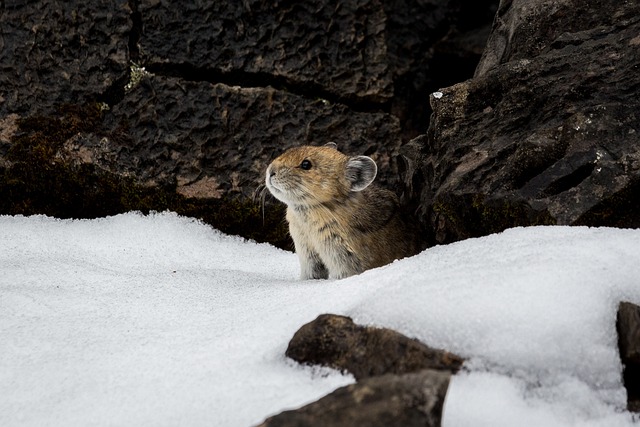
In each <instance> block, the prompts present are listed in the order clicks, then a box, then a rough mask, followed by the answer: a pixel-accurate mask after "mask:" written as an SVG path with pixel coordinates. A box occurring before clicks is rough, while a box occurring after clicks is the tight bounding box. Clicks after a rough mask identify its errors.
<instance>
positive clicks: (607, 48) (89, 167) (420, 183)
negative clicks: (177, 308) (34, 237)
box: [0, 0, 640, 247]
mask: <svg viewBox="0 0 640 427" xmlns="http://www.w3.org/2000/svg"><path fill="white" fill-rule="evenodd" d="M639 12H640V5H638V3H637V2H618V1H613V0H609V1H607V0H602V1H591V2H585V1H578V0H566V1H562V2H556V1H549V0H546V1H544V0H532V1H530V0H511V1H509V0H503V1H501V2H498V1H495V0H494V1H489V0H482V1H463V0H421V1H406V0H392V1H385V2H381V1H377V0H353V1H346V2H340V3H339V4H335V2H328V1H322V0H314V1H307V2H289V1H275V2H265V1H244V2H216V1H198V2H192V3H189V4H184V3H181V4H177V3H170V2H166V1H158V0H129V1H95V2H79V1H66V2H62V1H53V0H43V1H36V2H23V1H14V0H3V1H2V2H1V3H0V22H1V28H0V177H1V181H0V213H2V214H40V213H42V214H48V215H54V216H58V217H85V218H90V217H98V216H104V215H111V214H115V213H118V212H124V211H128V210H141V211H144V212H146V211H149V210H164V209H171V210H174V211H177V212H178V213H180V214H183V215H189V216H195V217H199V218H201V219H203V220H204V221H206V222H208V223H210V224H212V225H213V226H214V227H217V228H219V229H221V230H222V231H225V232H228V233H234V234H240V235H243V236H246V237H250V238H254V239H256V240H258V241H269V242H272V243H274V244H276V245H279V246H281V247H290V246H289V245H290V242H289V241H288V238H287V236H286V226H285V224H284V222H283V221H282V215H283V207H282V206H281V205H279V204H277V203H276V202H274V201H273V200H272V199H271V198H270V197H269V196H267V197H266V198H265V199H264V203H263V197H261V196H262V195H263V194H261V191H260V190H261V187H260V185H261V183H262V176H263V171H264V169H265V168H266V166H267V165H268V163H269V162H270V160H271V159H273V158H274V157H275V156H277V155H278V154H279V153H281V152H282V151H284V150H285V149H287V148H289V147H291V146H295V145H300V144H323V143H326V142H328V141H335V142H336V143H338V145H339V146H340V148H341V149H342V150H343V151H345V152H347V153H352V154H367V155H370V156H372V157H373V158H374V159H375V160H376V161H377V163H378V165H379V169H380V171H381V172H380V177H379V180H380V182H381V184H383V185H386V186H388V187H390V188H393V189H394V190H396V191H397V192H398V194H399V195H401V196H402V197H403V201H404V202H405V203H406V204H407V205H408V206H409V207H410V208H411V209H412V210H413V211H414V212H415V213H416V221H418V222H420V223H421V225H422V226H423V229H424V233H423V238H424V239H423V240H424V242H425V243H426V244H436V243H447V242H452V241H455V240H459V239H463V238H467V237H471V236H479V235H483V234H487V233H491V232H496V231H500V230H502V229H504V228H507V227H510V226H515V225H532V224H587V225H613V226H625V227H637V226H639V225H640V218H639V215H638V213H637V212H638V207H639V204H640V202H639V201H638V200H640V199H639V198H638V194H639V192H640V179H639V172H638V171H639V169H640V149H639V145H638V139H639V136H638V134H639V131H640V129H639V127H640V125H639V124H638V123H639V121H638V106H639V105H638V104H639V102H640V101H638V88H639V82H640V72H639V71H640V69H639V65H640V55H639V49H640V39H639V38H638V37H639V36H638V34H640V13H639Z"/></svg>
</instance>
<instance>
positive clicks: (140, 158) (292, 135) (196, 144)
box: [65, 76, 401, 199]
mask: <svg viewBox="0 0 640 427" xmlns="http://www.w3.org/2000/svg"><path fill="white" fill-rule="evenodd" d="M104 127H105V129H104V130H103V131H102V132H101V133H96V134H89V135H84V136H82V137H79V138H75V139H74V140H73V142H72V143H71V144H69V145H68V146H66V147H65V152H67V153H74V152H79V150H81V149H82V150H84V152H85V153H87V154H88V157H87V158H86V159H85V160H88V161H90V162H92V163H96V164H98V165H100V167H102V168H104V169H107V170H109V171H111V172H115V173H118V174H123V175H126V174H128V175H135V176H136V177H137V178H138V179H139V180H141V181H142V182H145V183H148V184H149V185H156V186H160V185H166V184H170V183H172V182H173V183H175V185H176V186H177V187H176V191H178V193H180V194H183V195H184V196H186V197H192V198H214V199H218V198H221V197H223V196H225V195H236V196H243V197H244V198H251V197H253V196H255V194H256V192H257V190H258V189H259V188H260V186H261V185H262V184H263V183H264V172H265V170H266V167H267V166H268V164H269V163H270V162H271V160H273V159H274V158H275V157H277V156H278V155H279V154H281V153H282V151H283V150H284V148H285V147H291V146H295V145H301V144H310V145H321V144H323V143H326V142H329V141H334V142H336V143H337V144H338V148H339V149H340V150H341V151H345V152H348V153H354V154H355V153H369V154H371V155H372V157H374V158H375V160H376V162H377V163H378V165H379V167H380V169H381V171H382V173H381V175H380V178H379V179H380V180H381V181H382V182H387V183H388V182H389V181H393V180H395V175H394V174H393V171H394V169H395V167H394V165H395V162H394V161H393V160H392V159H393V157H394V154H395V150H396V149H397V147H399V146H400V144H401V140H400V137H399V125H398V122H397V120H395V119H394V117H393V116H390V115H388V114H384V113H358V112H353V111H350V110H349V109H348V108H347V107H346V106H344V105H342V104H332V103H328V102H323V101H321V100H309V99H306V98H303V97H300V96H297V95H293V94H290V93H288V92H284V91H279V90H275V89H272V88H240V87H230V86H227V85H224V84H212V83H208V82H183V81H180V80H179V79H177V78H173V77H161V76H146V77H143V78H142V80H141V81H140V83H139V84H138V85H137V86H135V87H134V88H133V89H132V90H131V91H130V92H129V93H127V95H126V96H125V98H124V99H123V101H122V102H120V103H119V104H117V105H115V106H114V107H113V108H112V111H111V112H110V114H109V115H108V116H107V117H106V119H105V122H104ZM377 141H385V142H386V145H385V146H380V145H379V144H378V143H377Z"/></svg>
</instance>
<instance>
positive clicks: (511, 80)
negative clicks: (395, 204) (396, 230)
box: [403, 0, 640, 243]
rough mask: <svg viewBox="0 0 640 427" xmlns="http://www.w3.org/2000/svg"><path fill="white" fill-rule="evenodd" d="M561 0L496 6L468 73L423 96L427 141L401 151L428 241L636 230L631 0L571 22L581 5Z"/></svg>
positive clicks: (636, 61)
mask: <svg viewBox="0 0 640 427" xmlns="http://www.w3.org/2000/svg"><path fill="white" fill-rule="evenodd" d="M562 3H563V5H562V7H559V8H556V9H554V10H557V13H552V14H551V15H549V14H548V13H547V11H548V8H547V6H549V2H548V1H545V0H535V1H531V2H529V1H528V2H526V5H527V7H526V8H525V7H524V6H522V4H523V2H509V1H504V2H502V4H501V8H500V12H499V17H498V19H496V21H495V25H494V30H493V35H492V36H491V37H492V39H491V40H492V42H491V43H490V45H489V48H488V51H487V52H485V55H484V60H483V63H482V64H481V66H480V67H479V69H478V70H479V71H478V73H477V76H476V77H475V78H473V79H471V80H468V81H466V82H463V83H460V84H457V85H454V86H452V87H448V88H445V89H442V90H441V92H440V93H439V94H436V95H433V96H432V97H431V103H432V106H433V109H434V114H433V116H432V120H431V124H430V128H429V132H428V134H427V135H424V136H421V137H419V138H417V139H416V140H414V141H413V142H412V143H411V144H409V145H408V146H407V147H405V148H404V150H403V154H404V155H405V156H406V157H407V161H406V165H405V168H407V169H408V171H409V177H408V179H407V187H408V188H409V191H408V193H407V195H408V197H409V199H411V198H413V203H415V205H416V206H417V211H418V212H419V214H420V217H421V219H422V220H423V222H424V225H425V228H426V229H428V230H430V232H431V233H432V235H431V236H430V240H431V243H446V242H451V241H455V240H460V239H463V238H467V237H472V236H480V235H485V234H488V233H492V232H497V231H501V230H503V229H505V228H507V227H511V226H516V225H532V224H572V225H574V224H575V225H578V224H586V225H611V226H628V227H638V226H640V216H639V215H638V212H640V210H639V209H638V208H639V207H640V197H639V195H640V116H639V115H640V113H639V111H640V100H639V98H638V96H637V94H638V93H640V72H639V71H640V68H639V67H640V53H639V52H640V49H639V48H640V38H639V36H638V34H640V18H639V16H640V5H639V4H638V3H637V2H620V3H619V4H618V3H616V7H615V8H613V9H612V10H613V11H614V12H615V16H616V17H617V18H616V19H612V17H611V10H609V9H606V6H607V4H609V3H611V2H604V3H606V4H603V3H601V2H598V4H597V5H595V4H592V5H591V6H589V7H587V8H586V9H585V10H587V11H588V12H589V13H588V17H589V19H588V20H587V21H585V22H584V23H581V24H579V25H578V24H575V25H574V24H572V23H576V22H578V21H579V20H581V19H582V15H579V14H578V15H575V14H574V13H573V12H572V13H569V11H571V10H573V9H572V8H573V7H574V6H575V10H583V9H584V7H583V6H580V5H582V4H583V2H581V1H566V2H562ZM623 18H628V19H623ZM532 28H533V29H535V31H534V30H532ZM545 28H548V29H550V28H553V29H554V31H550V30H549V31H547V30H545ZM566 29H568V30H569V32H564V31H566ZM560 30H561V31H562V33H561V34H557V32H558V31H560ZM507 33H508V34H511V35H513V37H511V36H509V37H508V38H507V37H506V36H505V34H507ZM505 44H506V45H505ZM503 45H504V46H503Z"/></svg>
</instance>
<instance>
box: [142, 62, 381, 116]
mask: <svg viewBox="0 0 640 427" xmlns="http://www.w3.org/2000/svg"><path fill="white" fill-rule="evenodd" d="M145 69H146V70H147V71H148V72H150V73H151V74H155V75H158V76H165V77H176V78H181V79H183V80H187V81H194V82H203V81H204V82H209V83H212V84H216V83H222V84H225V85H227V86H239V87H242V88H266V87H272V88H274V89H276V90H282V91H285V92H289V93H291V94H294V95H298V96H301V97H304V98H308V99H320V100H326V101H328V102H330V103H337V104H343V105H345V106H347V107H349V108H350V109H351V110H353V111H356V112H362V113H374V112H384V113H390V111H391V101H387V102H378V101H375V100H370V99H366V98H361V97H355V96H340V95H336V94H335V93H332V92H330V91H328V90H326V89H324V88H323V87H322V86H321V85H319V84H317V83H313V82H296V81H293V80H291V79H290V78H287V77H283V76H274V75H272V74H269V73H259V72H247V71H242V70H233V71H229V72H226V71H222V70H219V69H215V68H208V67H197V66H195V65H193V64H189V63H167V62H163V63H150V64H145Z"/></svg>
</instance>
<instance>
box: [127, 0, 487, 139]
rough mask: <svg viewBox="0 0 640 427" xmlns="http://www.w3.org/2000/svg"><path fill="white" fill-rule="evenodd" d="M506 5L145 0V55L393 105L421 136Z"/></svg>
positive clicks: (219, 77)
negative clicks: (432, 98)
mask: <svg viewBox="0 0 640 427" xmlns="http://www.w3.org/2000/svg"><path fill="white" fill-rule="evenodd" d="M497 3H498V1H497V0H479V1H475V2H473V5H470V4H467V2H464V1H460V0H421V1H407V0H393V1H385V2H380V1H378V0H349V1H343V2H341V3H340V5H339V6H337V7H336V5H335V4H334V3H333V2H330V1H327V0H314V1H307V2H302V3H300V2H299V3H295V2H294V3H290V2H282V1H278V2H264V1H261V0H252V1H248V2H247V1H245V2H241V3H237V2H216V1H207V2H200V3H199V4H198V5H197V6H193V7H189V6H183V7H180V8H176V7H174V6H172V5H170V4H168V3H167V4H165V3H163V2H158V1H155V0H144V1H142V2H141V3H140V6H139V8H138V9H139V16H140V24H139V25H140V28H144V31H141V32H140V33H141V37H140V39H139V42H138V46H139V52H140V54H139V60H140V62H141V64H143V65H145V66H146V67H147V68H148V69H149V70H150V71H152V72H154V73H156V74H162V75H173V76H180V77H182V78H185V79H188V80H207V81H210V82H221V83H225V84H228V85H240V86H243V87H260V86H261V87H264V86H267V85H269V86H273V87H276V88H278V89H282V90H287V91H290V92H293V93H297V94H300V95H303V96H306V97H310V98H326V99H329V100H331V101H332V102H342V103H346V104H347V105H349V106H350V107H351V108H355V109H359V110H365V111H371V110H372V109H373V110H375V109H384V110H385V111H391V112H392V113H393V114H394V115H396V116H397V117H398V118H399V119H400V122H401V123H402V127H403V135H405V136H411V137H413V136H415V135H417V134H418V133H419V132H424V131H425V130H426V128H427V125H428V116H429V114H430V107H429V104H428V102H427V99H428V94H429V93H430V91H433V90H434V89H435V88H437V87H442V86H444V85H449V84H452V83H454V82H457V81H460V80H463V79H465V78H468V77H470V76H471V75H472V74H473V70H474V68H475V66H476V64H477V62H478V60H479V58H480V54H481V49H482V47H483V46H484V43H485V41H486V37H487V36H488V31H485V30H484V28H486V27H487V26H488V25H489V24H490V23H491V20H492V18H493V12H494V11H495V10H496V8H497ZM168 29H170V30H168ZM479 29H480V30H479ZM132 55H133V56H138V54H137V51H136V52H133V54H132ZM134 59H136V58H134Z"/></svg>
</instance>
